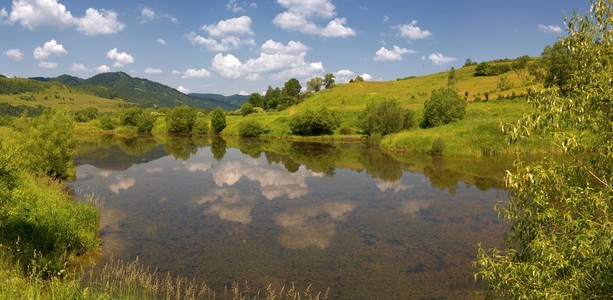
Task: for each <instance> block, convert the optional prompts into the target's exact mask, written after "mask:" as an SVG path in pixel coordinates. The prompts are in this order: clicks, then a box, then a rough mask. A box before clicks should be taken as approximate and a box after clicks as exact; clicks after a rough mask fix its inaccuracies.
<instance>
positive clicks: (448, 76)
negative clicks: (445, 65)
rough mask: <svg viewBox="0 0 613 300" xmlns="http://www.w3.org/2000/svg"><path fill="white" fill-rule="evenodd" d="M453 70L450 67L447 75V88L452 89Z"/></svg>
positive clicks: (453, 81)
mask: <svg viewBox="0 0 613 300" xmlns="http://www.w3.org/2000/svg"><path fill="white" fill-rule="evenodd" d="M455 80H456V79H455V68H454V67H451V69H450V70H449V75H447V86H448V87H450V88H452V87H453V86H454V85H455Z"/></svg>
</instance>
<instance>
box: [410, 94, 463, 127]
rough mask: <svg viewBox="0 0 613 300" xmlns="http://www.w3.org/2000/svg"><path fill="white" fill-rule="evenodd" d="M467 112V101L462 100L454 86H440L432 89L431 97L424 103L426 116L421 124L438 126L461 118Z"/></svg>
mask: <svg viewBox="0 0 613 300" xmlns="http://www.w3.org/2000/svg"><path fill="white" fill-rule="evenodd" d="M465 113H466V101H464V100H462V99H461V98H460V96H459V95H458V93H457V92H456V91H455V90H454V89H452V88H439V89H436V90H433V91H432V95H430V99H429V100H426V102H425V103H424V118H423V120H422V124H421V126H422V127H424V128H428V127H436V126H441V125H445V124H447V123H450V122H453V121H457V120H461V119H463V118H464V114H465Z"/></svg>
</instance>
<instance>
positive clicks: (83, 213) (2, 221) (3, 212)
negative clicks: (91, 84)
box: [0, 111, 100, 291]
mask: <svg viewBox="0 0 613 300" xmlns="http://www.w3.org/2000/svg"><path fill="white" fill-rule="evenodd" d="M72 122H73V120H72V117H71V115H70V114H69V113H67V112H58V111H45V112H44V113H43V114H42V115H41V116H40V117H38V118H36V119H26V118H25V117H22V118H20V119H18V120H16V122H15V129H16V130H15V134H14V135H11V136H9V137H6V138H4V139H3V140H2V141H1V142H0V244H1V245H2V247H0V259H2V260H5V259H7V256H10V257H12V258H13V259H14V261H15V262H16V264H17V265H18V266H19V268H20V272H21V271H26V272H27V273H28V274H30V275H31V276H33V277H34V278H38V277H39V276H44V277H50V276H59V275H60V274H61V273H62V272H63V271H62V270H64V268H65V266H66V264H67V263H68V262H69V260H71V259H72V258H74V257H75V256H76V255H79V254H82V253H83V252H85V251H88V250H92V249H94V248H96V247H97V246H98V245H99V243H100V242H99V239H98V229H99V227H98V224H99V219H100V214H99V211H98V210H97V209H96V208H95V207H94V206H92V205H90V204H89V203H86V202H77V203H74V202H73V201H72V200H73V199H72V198H71V196H70V195H68V194H67V193H66V192H65V191H64V187H63V185H64V183H63V182H61V181H56V180H55V179H52V178H49V177H47V176H46V175H47V174H48V175H51V176H52V177H54V178H67V177H70V176H71V175H72V173H73V171H72V170H73V166H72V154H74V150H75V142H74V137H73V135H72V134H73V132H72V127H73V123H72ZM6 253H8V254H6ZM0 291H1V290H0Z"/></svg>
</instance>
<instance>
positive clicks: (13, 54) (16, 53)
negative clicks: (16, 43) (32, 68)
mask: <svg viewBox="0 0 613 300" xmlns="http://www.w3.org/2000/svg"><path fill="white" fill-rule="evenodd" d="M2 54H4V55H6V56H7V57H8V58H10V59H12V60H15V61H20V60H22V59H23V53H22V52H21V49H17V48H14V49H8V50H6V51H4V52H2Z"/></svg>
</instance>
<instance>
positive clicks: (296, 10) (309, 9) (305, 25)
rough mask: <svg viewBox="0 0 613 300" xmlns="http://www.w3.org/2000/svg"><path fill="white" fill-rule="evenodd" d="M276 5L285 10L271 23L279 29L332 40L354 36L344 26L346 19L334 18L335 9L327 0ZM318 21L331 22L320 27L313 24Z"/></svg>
mask: <svg viewBox="0 0 613 300" xmlns="http://www.w3.org/2000/svg"><path fill="white" fill-rule="evenodd" d="M277 3H278V4H279V5H281V6H282V7H283V8H285V9H286V11H284V12H282V13H280V14H278V15H277V16H276V17H275V18H274V19H273V21H272V22H273V23H274V24H275V25H276V26H278V27H279V28H282V29H285V30H288V31H300V32H302V33H307V34H315V35H321V36H323V37H333V38H337V37H350V36H354V35H356V33H355V31H354V30H353V29H352V28H350V27H347V26H346V23H347V19H345V18H334V17H335V16H336V7H335V6H334V4H332V2H330V1H329V0H309V1H303V0H277ZM332 18H334V19H332ZM318 19H323V20H330V19H332V20H330V21H329V22H328V24H327V25H326V26H320V25H318V24H316V23H315V20H318Z"/></svg>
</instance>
